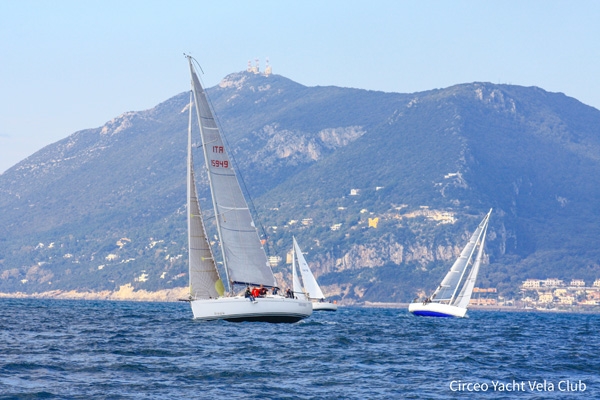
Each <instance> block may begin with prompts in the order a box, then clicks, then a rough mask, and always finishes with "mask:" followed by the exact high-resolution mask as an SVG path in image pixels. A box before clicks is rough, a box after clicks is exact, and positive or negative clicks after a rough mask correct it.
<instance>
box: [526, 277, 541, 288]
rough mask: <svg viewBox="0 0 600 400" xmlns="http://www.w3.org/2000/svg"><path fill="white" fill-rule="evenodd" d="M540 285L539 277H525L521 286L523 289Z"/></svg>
mask: <svg viewBox="0 0 600 400" xmlns="http://www.w3.org/2000/svg"><path fill="white" fill-rule="evenodd" d="M541 286H542V281H541V280H539V279H527V280H526V281H524V282H523V285H521V287H522V288H523V289H537V288H539V287H541Z"/></svg>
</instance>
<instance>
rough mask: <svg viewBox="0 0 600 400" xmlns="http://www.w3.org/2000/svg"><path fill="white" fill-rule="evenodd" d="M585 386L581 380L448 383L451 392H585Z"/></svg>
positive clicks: (458, 381)
mask: <svg viewBox="0 0 600 400" xmlns="http://www.w3.org/2000/svg"><path fill="white" fill-rule="evenodd" d="M586 389H587V386H586V384H585V383H584V382H582V381H581V380H577V381H574V380H568V379H564V380H560V381H558V382H556V381H555V382H551V381H548V380H545V379H544V380H542V381H537V380H534V381H517V380H514V379H513V381H512V382H500V381H494V380H492V381H489V382H463V381H460V380H456V381H452V382H450V390H451V391H453V392H585V390H586Z"/></svg>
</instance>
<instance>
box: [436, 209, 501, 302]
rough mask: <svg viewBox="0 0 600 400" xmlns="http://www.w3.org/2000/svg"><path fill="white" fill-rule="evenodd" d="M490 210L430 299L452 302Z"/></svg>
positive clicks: (485, 225)
mask: <svg viewBox="0 0 600 400" xmlns="http://www.w3.org/2000/svg"><path fill="white" fill-rule="evenodd" d="M491 212H492V211H491V210H490V212H489V213H488V214H487V216H486V217H485V218H484V219H483V221H481V223H480V224H479V226H478V227H477V229H475V232H473V235H471V238H470V239H469V242H468V243H467V245H466V246H465V248H464V249H463V251H462V252H461V253H460V256H459V257H458V258H457V259H456V261H455V262H454V264H453V265H452V268H450V271H449V272H448V273H447V274H446V276H445V277H444V279H443V280H442V283H441V284H440V286H439V287H438V288H437V289H436V291H435V292H434V293H433V295H432V296H431V300H432V301H435V302H449V303H452V302H453V301H454V299H455V297H456V292H457V289H458V286H459V285H460V282H461V281H462V278H463V276H464V274H465V271H466V269H467V267H468V265H469V262H470V261H471V259H472V257H473V253H474V251H475V248H476V246H477V243H478V242H479V239H480V237H481V234H482V232H483V230H484V228H486V227H487V221H488V219H489V216H490V213H491Z"/></svg>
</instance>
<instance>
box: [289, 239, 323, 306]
mask: <svg viewBox="0 0 600 400" xmlns="http://www.w3.org/2000/svg"><path fill="white" fill-rule="evenodd" d="M293 242H294V252H295V253H296V257H297V258H298V267H299V268H300V274H301V275H302V282H303V283H304V290H305V291H306V294H307V296H308V298H309V299H324V298H325V296H324V295H323V292H322V291H321V288H320V287H319V284H318V283H317V280H316V279H315V276H314V275H313V274H312V272H311V271H310V268H309V267H308V263H307V262H306V259H305V258H304V256H303V255H302V250H300V246H298V243H297V242H296V238H295V237H294V238H293Z"/></svg>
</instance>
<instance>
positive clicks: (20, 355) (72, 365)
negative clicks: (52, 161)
mask: <svg viewBox="0 0 600 400" xmlns="http://www.w3.org/2000/svg"><path fill="white" fill-rule="evenodd" d="M469 315H470V318H467V319H445V318H444V319H437V318H423V317H415V316H412V315H410V314H408V313H407V312H406V310H403V309H376V308H358V307H340V309H339V310H338V311H337V312H336V313H327V312H320V313H314V314H313V316H311V317H310V318H308V319H306V320H304V321H301V322H299V323H296V324H269V323H260V322H258V323H257V322H254V323H230V322H224V321H215V322H199V321H194V320H192V313H191V310H190V309H189V305H188V304H187V303H143V302H139V303H138V302H109V301H69V300H34V299H1V300H0V398H2V399H5V398H15V399H28V398H31V399H37V398H47V399H54V398H57V399H83V398H85V399H97V398H98V399H104V398H106V399H180V398H197V399H214V398H218V397H223V398H232V399H237V398H244V399H259V398H260V399H392V398H393V399H399V398H404V399H421V398H423V399H446V398H465V397H468V398H490V399H501V398H527V399H534V398H535V399H537V398H539V399H547V398H564V397H569V398H586V399H587V398H600V315H597V314H564V313H518V312H515V313H509V312H484V311H475V310H472V311H469Z"/></svg>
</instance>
